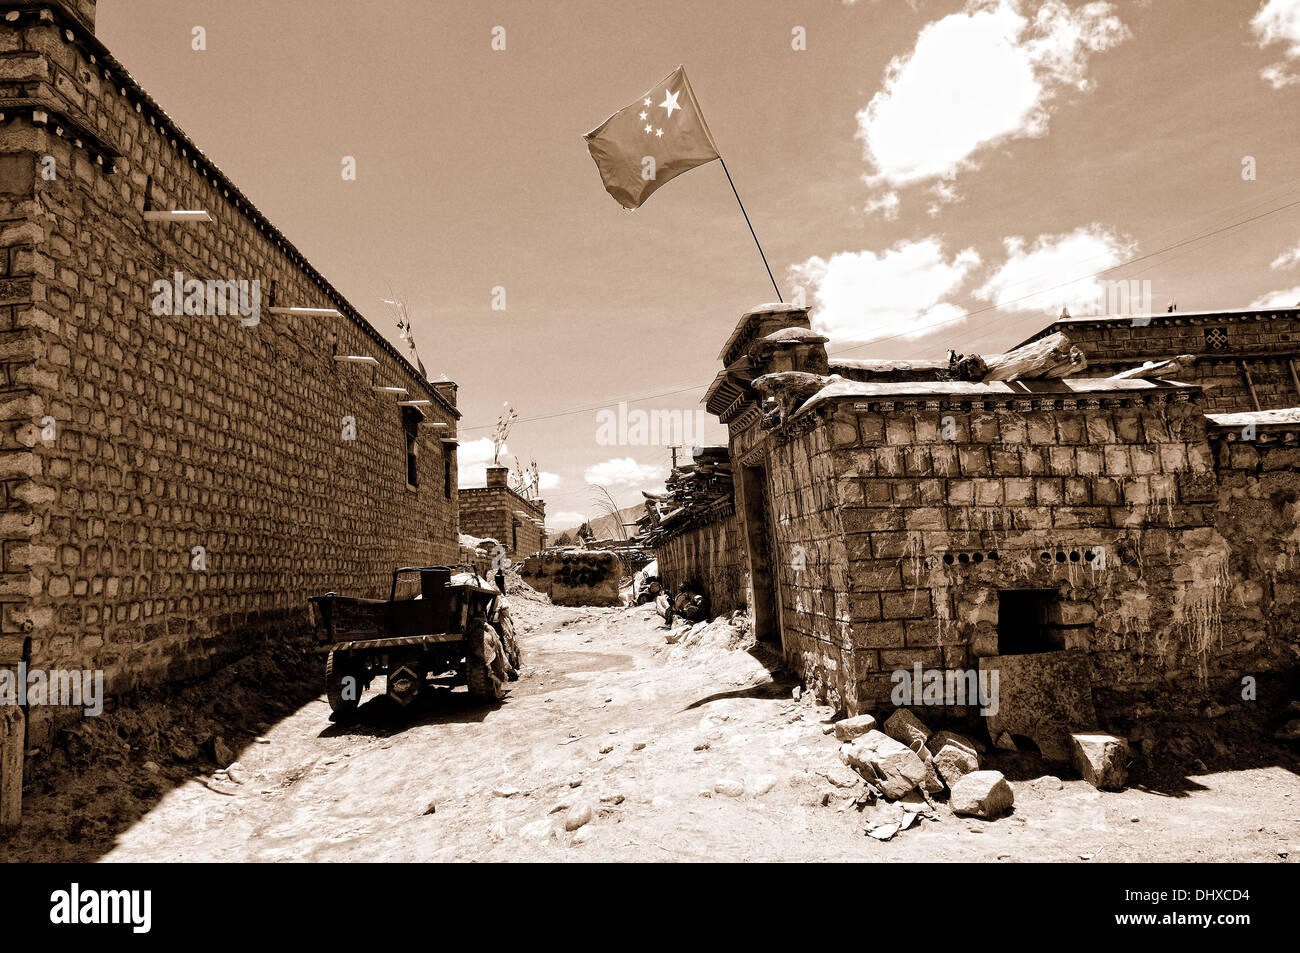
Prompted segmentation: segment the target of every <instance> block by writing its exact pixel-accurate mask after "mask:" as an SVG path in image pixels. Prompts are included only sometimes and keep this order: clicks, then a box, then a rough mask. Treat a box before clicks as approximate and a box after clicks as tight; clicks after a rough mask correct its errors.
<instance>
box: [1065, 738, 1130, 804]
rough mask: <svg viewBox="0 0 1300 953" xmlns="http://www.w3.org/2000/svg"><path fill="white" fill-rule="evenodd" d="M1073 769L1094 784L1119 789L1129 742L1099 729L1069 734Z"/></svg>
mask: <svg viewBox="0 0 1300 953" xmlns="http://www.w3.org/2000/svg"><path fill="white" fill-rule="evenodd" d="M1070 745H1071V754H1072V755H1073V758H1072V761H1073V764H1074V769H1075V770H1076V771H1078V772H1079V776H1080V777H1081V778H1083V780H1085V781H1087V782H1088V783H1089V784H1091V785H1092V786H1093V787H1095V788H1099V789H1101V790H1104V791H1122V790H1123V789H1124V783H1125V782H1126V781H1127V780H1128V742H1127V741H1126V740H1125V739H1123V738H1119V737H1116V736H1115V735H1107V734H1103V733H1101V732H1080V733H1075V734H1071V735H1070Z"/></svg>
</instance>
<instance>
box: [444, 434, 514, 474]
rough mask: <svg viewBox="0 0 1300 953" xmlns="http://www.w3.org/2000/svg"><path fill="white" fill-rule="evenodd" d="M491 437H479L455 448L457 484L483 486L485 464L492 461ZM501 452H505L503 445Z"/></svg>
mask: <svg viewBox="0 0 1300 953" xmlns="http://www.w3.org/2000/svg"><path fill="white" fill-rule="evenodd" d="M492 451H493V448H492V438H491V437H479V438H478V439H477V440H471V441H470V442H469V443H462V444H461V445H460V446H459V447H457V448H456V483H457V485H458V486H483V485H484V484H486V483H487V465H488V464H489V463H491V462H492ZM501 452H502V453H505V452H506V448H505V447H504V446H503V447H502V448H501Z"/></svg>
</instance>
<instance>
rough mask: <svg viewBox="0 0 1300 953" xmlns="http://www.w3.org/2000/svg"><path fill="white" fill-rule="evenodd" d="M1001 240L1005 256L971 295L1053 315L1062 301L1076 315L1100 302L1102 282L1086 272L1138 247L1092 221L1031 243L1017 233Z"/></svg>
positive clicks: (1127, 255)
mask: <svg viewBox="0 0 1300 953" xmlns="http://www.w3.org/2000/svg"><path fill="white" fill-rule="evenodd" d="M1003 245H1004V247H1005V248H1006V252H1007V257H1006V261H1004V262H1003V263H1002V265H1001V267H999V268H998V270H997V271H995V272H994V273H993V275H992V276H991V277H990V278H989V279H988V280H987V281H986V282H985V283H984V284H983V286H981V287H980V288H978V289H977V290H976V291H975V297H977V298H980V299H982V300H984V301H988V302H990V303H992V304H993V305H994V306H995V307H997V308H999V309H1000V310H1003V311H1022V312H1024V311H1032V312H1040V311H1041V312H1047V313H1049V314H1051V315H1053V316H1055V315H1057V314H1059V313H1060V311H1061V308H1063V307H1068V308H1070V309H1071V310H1072V311H1073V313H1074V314H1075V315H1076V316H1078V315H1080V314H1086V313H1089V309H1090V308H1094V307H1097V306H1100V305H1101V304H1102V303H1103V302H1105V301H1106V300H1107V296H1106V282H1105V281H1104V280H1103V279H1100V278H1094V277H1087V276H1090V275H1093V274H1095V273H1096V272H1100V271H1105V270H1106V269H1108V268H1113V267H1114V266H1116V265H1118V264H1119V263H1120V262H1122V261H1124V260H1126V259H1128V258H1130V257H1132V255H1133V252H1134V250H1135V248H1136V247H1137V246H1136V245H1135V244H1134V243H1133V242H1131V241H1127V240H1125V239H1122V238H1120V237H1119V236H1117V235H1115V234H1113V233H1111V232H1110V231H1108V230H1107V229H1104V228H1102V227H1101V226H1100V225H1095V224H1094V225H1088V226H1082V227H1080V228H1076V229H1075V230H1074V231H1072V232H1065V233H1062V234H1059V235H1040V236H1038V238H1036V239H1035V240H1034V243H1033V245H1031V246H1027V245H1026V243H1025V239H1023V238H1020V237H1012V238H1007V239H1004V240H1003Z"/></svg>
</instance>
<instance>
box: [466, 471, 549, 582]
mask: <svg viewBox="0 0 1300 953" xmlns="http://www.w3.org/2000/svg"><path fill="white" fill-rule="evenodd" d="M509 475H510V471H509V469H508V468H506V467H501V466H490V467H488V468H487V486H480V487H463V488H462V489H461V491H460V529H461V532H462V533H466V534H468V535H470V536H477V537H478V538H480V539H495V540H496V541H497V542H499V543H500V544H501V545H502V546H504V547H505V548H506V554H507V555H508V556H509V557H510V558H511V559H512V560H519V559H523V558H524V557H525V556H531V555H532V554H533V553H536V552H540V551H541V550H542V549H545V548H546V501H545V500H530V499H529V498H528V497H526V496H524V495H523V494H521V493H518V492H516V491H515V490H514V489H513V488H512V487H511V486H510V483H509V480H508V479H507V478H508V477H509Z"/></svg>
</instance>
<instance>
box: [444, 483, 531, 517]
mask: <svg viewBox="0 0 1300 953" xmlns="http://www.w3.org/2000/svg"><path fill="white" fill-rule="evenodd" d="M487 490H505V491H506V492H508V493H509V494H510V495H511V496H513V497H514V498H515V499H516V500H518V501H519V502H520V503H523V504H525V505H527V506H530V507H532V508H533V509H534V510H536V511H538V512H539V513H541V514H542V515H545V514H546V501H545V500H530V499H528V497H526V496H520V495H519V491H518V490H516V489H515V488H514V487H512V486H458V487H456V491H457V492H458V493H482V492H485V491H487Z"/></svg>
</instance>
